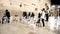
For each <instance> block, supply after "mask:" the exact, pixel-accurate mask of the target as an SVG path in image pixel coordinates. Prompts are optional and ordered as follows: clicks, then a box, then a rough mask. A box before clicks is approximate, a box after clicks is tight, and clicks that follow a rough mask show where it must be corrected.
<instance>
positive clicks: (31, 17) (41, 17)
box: [22, 8, 49, 27]
mask: <svg viewBox="0 0 60 34" xmlns="http://www.w3.org/2000/svg"><path fill="white" fill-rule="evenodd" d="M22 16H23V18H22V19H23V21H24V23H25V22H26V23H27V22H30V23H33V22H34V24H35V23H36V25H37V26H38V27H39V26H41V24H40V23H41V22H42V24H43V27H45V23H44V22H45V21H48V17H49V16H48V14H47V13H46V11H45V8H43V9H42V13H38V16H36V15H35V13H34V12H29V13H27V12H23V15H22Z"/></svg>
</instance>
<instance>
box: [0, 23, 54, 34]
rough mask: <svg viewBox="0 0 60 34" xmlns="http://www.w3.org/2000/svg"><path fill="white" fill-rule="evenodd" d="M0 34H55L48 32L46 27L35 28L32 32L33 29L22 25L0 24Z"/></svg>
mask: <svg viewBox="0 0 60 34" xmlns="http://www.w3.org/2000/svg"><path fill="white" fill-rule="evenodd" d="M0 34H55V32H52V31H50V30H48V29H47V28H46V27H39V28H38V27H36V30H35V31H34V30H33V28H30V27H28V26H27V25H25V24H22V23H14V22H13V23H5V24H1V23H0Z"/></svg>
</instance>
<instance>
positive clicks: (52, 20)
mask: <svg viewBox="0 0 60 34" xmlns="http://www.w3.org/2000/svg"><path fill="white" fill-rule="evenodd" d="M48 23H49V27H50V30H52V31H54V27H55V23H56V19H55V17H54V16H50V17H49V21H48Z"/></svg>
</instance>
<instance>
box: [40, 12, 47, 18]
mask: <svg viewBox="0 0 60 34" xmlns="http://www.w3.org/2000/svg"><path fill="white" fill-rule="evenodd" d="M41 18H42V19H45V18H46V17H45V12H44V11H43V12H42V15H41Z"/></svg>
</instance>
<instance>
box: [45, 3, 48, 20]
mask: <svg viewBox="0 0 60 34" xmlns="http://www.w3.org/2000/svg"><path fill="white" fill-rule="evenodd" d="M45 7H46V14H45V16H46V21H48V18H49V7H48V5H47V3H46V4H45Z"/></svg>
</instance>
